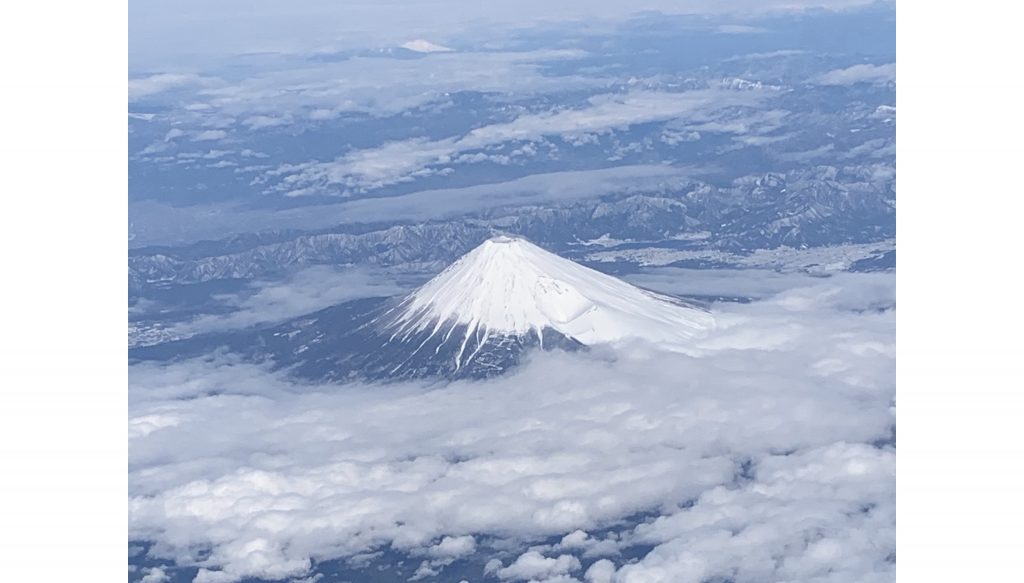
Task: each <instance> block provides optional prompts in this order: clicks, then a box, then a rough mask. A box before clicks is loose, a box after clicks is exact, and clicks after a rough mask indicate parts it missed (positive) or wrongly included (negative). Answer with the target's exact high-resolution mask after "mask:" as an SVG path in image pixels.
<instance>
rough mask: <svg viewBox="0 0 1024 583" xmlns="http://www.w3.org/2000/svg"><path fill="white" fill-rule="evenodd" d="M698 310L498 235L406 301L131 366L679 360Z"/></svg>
mask: <svg viewBox="0 0 1024 583" xmlns="http://www.w3.org/2000/svg"><path fill="white" fill-rule="evenodd" d="M714 324H715V322H714V318H713V317H712V316H711V314H710V313H708V312H707V311H706V310H704V309H702V308H700V307H697V306H696V305H693V304H689V303H687V302H684V301H682V300H679V299H676V298H672V297H669V296H665V295H661V294H657V293H654V292H651V291H648V290H645V289H641V288H638V287H636V286H633V285H631V284H629V283H626V282H624V281H622V280H620V279H617V278H615V277H612V276H610V275H606V274H604V273H601V272H599V271H596V270H593V269H590V268H588V267H585V266H583V265H580V264H578V263H575V262H573V261H570V260H568V259H565V258H563V257H560V256H558V255H556V254H554V253H551V252H549V251H546V250H544V249H542V248H540V247H538V246H537V245H534V244H533V243H530V242H529V241H527V240H526V239H523V238H518V237H510V236H504V235H501V236H496V237H492V238H491V239H488V240H487V241H484V242H483V243H482V244H481V245H479V246H478V247H476V248H475V249H473V250H472V251H470V252H469V253H467V254H466V255H464V256H462V257H461V258H460V259H458V260H457V261H455V262H454V263H453V264H451V265H450V266H449V267H448V268H447V269H445V270H444V271H442V272H441V273H440V274H438V275H437V276H435V277H434V278H433V279H431V280H430V281H428V282H427V283H426V284H424V285H423V286H421V287H419V288H418V289H416V290H414V291H413V292H412V293H410V294H408V295H407V296H404V297H399V298H373V299H366V300H356V301H353V302H348V303H345V304H341V305H338V306H333V307H331V308H327V309H325V310H321V311H319V312H316V313H313V314H309V315H307V316H304V317H301V318H297V319H295V320H291V321H289V322H285V323H284V324H279V325H276V326H273V327H270V328H264V329H258V330H249V331H244V332H236V333H234V334H219V335H208V336H205V337H195V338H190V339H188V340H183V341H180V342H172V343H166V344H163V345H158V346H151V347H146V348H141V349H137V350H134V351H130V356H131V357H133V358H139V359H150V358H162V356H163V355H178V356H181V355H190V356H194V355H198V354H207V353H209V352H210V351H211V350H215V349H217V348H218V347H227V349H229V350H230V351H232V352H240V353H242V354H243V355H246V356H247V357H249V358H252V359H256V360H269V361H272V362H274V364H275V366H277V367H288V368H290V369H291V370H292V371H293V372H294V373H295V374H297V375H299V376H302V377H306V378H312V379H317V380H335V381H337V380H345V379H355V378H370V379H407V378H419V377H445V378H463V377H487V376H493V375H495V374H500V373H501V372H503V371H505V370H507V369H509V368H510V367H512V366H514V365H515V364H516V363H518V362H519V360H520V357H521V356H522V355H523V354H524V353H525V352H526V351H527V350H530V349H533V348H536V349H544V350H550V349H553V348H559V349H563V350H576V349H581V348H585V347H588V346H595V345H614V344H617V343H621V342H626V341H630V340H636V339H640V340H646V341H650V342H654V343H657V344H659V345H660V346H663V347H668V348H677V349H680V350H685V349H686V347H687V346H690V345H692V344H693V343H694V342H695V341H696V340H697V339H699V338H701V337H703V336H704V335H706V334H707V333H708V331H709V330H710V329H711V328H712V327H714Z"/></svg>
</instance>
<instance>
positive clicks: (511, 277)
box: [391, 236, 714, 361]
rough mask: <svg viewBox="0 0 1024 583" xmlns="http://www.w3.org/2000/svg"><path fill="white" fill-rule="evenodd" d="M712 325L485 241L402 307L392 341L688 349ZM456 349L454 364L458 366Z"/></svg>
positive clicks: (516, 245)
mask: <svg viewBox="0 0 1024 583" xmlns="http://www.w3.org/2000/svg"><path fill="white" fill-rule="evenodd" d="M713 324H714V320H713V318H712V317H711V315H710V314H708V313H707V312H705V311H703V310H700V309H697V308H694V307H690V306H687V305H685V304H683V303H681V302H679V301H677V300H674V299H672V298H669V297H666V296H661V295H658V294H655V293H653V292H650V291H647V290H643V289H640V288H638V287H635V286H632V285H630V284H628V283H626V282H624V281H621V280H619V279H616V278H614V277H611V276H608V275H605V274H603V273H600V272H598V271H595V270H593V269H590V268H588V267H584V266H582V265H579V264H577V263H574V262H572V261H570V260H568V259H564V258H562V257H559V256H558V255H555V254H553V253H550V252H548V251H545V250H543V249H541V248H540V247H537V246H536V245H534V244H532V243H530V242H528V241H526V240H525V239H521V238H514V237H506V236H499V237H494V238H492V239H490V240H488V241H485V242H484V243H483V244H481V245H480V246H479V247H477V248H476V249H474V250H473V251H470V252H469V253H467V254H466V255H464V256H463V257H462V258H460V259H459V260H458V261H456V262H455V263H453V264H452V265H451V266H449V267H448V268H447V269H445V270H444V271H443V272H441V273H440V274H439V275H438V276H437V277H435V278H434V279H432V280H430V281H429V282H427V283H426V284H425V285H424V286H423V287H421V288H419V289H417V290H416V291H415V292H413V293H412V294H411V295H409V296H408V297H407V298H406V299H405V300H404V301H403V302H402V303H401V304H400V305H399V307H398V309H397V314H396V316H395V319H394V321H393V322H392V323H391V325H392V326H395V327H396V328H397V330H396V332H395V334H394V336H393V337H403V338H405V337H409V336H411V335H416V334H419V333H422V332H424V331H428V330H429V332H430V336H431V337H433V336H435V335H438V334H442V335H444V340H445V341H449V340H451V336H452V335H453V332H454V331H455V330H456V329H459V330H460V331H461V330H462V328H463V327H464V329H465V332H464V335H463V337H462V338H461V339H458V340H456V341H459V342H461V343H462V346H463V347H465V345H466V343H467V342H468V340H469V339H470V338H472V337H474V336H475V337H476V338H477V344H483V343H484V342H486V339H487V338H488V337H491V336H499V335H500V336H522V335H525V334H528V333H530V332H536V334H537V335H538V336H539V337H540V338H541V341H542V342H543V333H544V330H545V329H551V330H554V331H556V332H559V333H560V334H562V335H564V336H567V337H569V338H573V339H575V340H577V341H579V342H581V343H583V344H587V345H590V344H600V343H608V342H616V341H620V340H625V339H628V338H643V339H647V340H651V341H654V342H658V343H659V344H662V345H665V346H667V347H671V346H680V345H682V346H685V345H686V344H688V343H690V342H691V341H692V340H693V339H695V338H698V337H700V336H703V335H704V334H705V332H706V331H707V330H708V329H709V328H710V327H711V326H712V325H713ZM461 359H462V351H461V350H460V351H459V356H458V357H457V361H461Z"/></svg>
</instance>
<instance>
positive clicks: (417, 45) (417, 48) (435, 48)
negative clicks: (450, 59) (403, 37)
mask: <svg viewBox="0 0 1024 583" xmlns="http://www.w3.org/2000/svg"><path fill="white" fill-rule="evenodd" d="M401 46H402V48H403V49H406V50H409V51H413V52H416V53H450V52H452V51H453V49H450V48H448V47H446V46H444V45H439V44H436V43H432V42H430V41H428V40H426V39H422V38H418V39H416V40H411V41H409V42H407V43H403V44H402V45H401Z"/></svg>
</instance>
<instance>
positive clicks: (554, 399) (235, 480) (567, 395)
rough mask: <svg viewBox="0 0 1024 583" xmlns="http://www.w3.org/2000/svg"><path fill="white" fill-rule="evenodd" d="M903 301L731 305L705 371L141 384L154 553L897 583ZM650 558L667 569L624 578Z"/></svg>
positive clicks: (207, 364) (807, 291)
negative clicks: (473, 556) (447, 380)
mask: <svg viewBox="0 0 1024 583" xmlns="http://www.w3.org/2000/svg"><path fill="white" fill-rule="evenodd" d="M879 277H884V276H878V275H877V274H875V275H872V276H871V277H865V278H864V279H863V280H861V279H858V277H857V276H853V275H851V276H850V277H845V278H844V279H843V280H842V281H839V280H831V279H823V280H820V281H813V282H812V281H804V280H796V279H794V285H798V287H795V288H790V289H786V290H784V291H781V292H780V293H777V294H775V295H772V296H770V297H768V298H767V299H764V300H762V301H757V302H753V303H750V304H716V306H715V315H716V318H717V320H718V322H719V327H718V329H717V331H716V332H715V333H714V334H713V335H711V336H709V337H708V338H706V339H704V340H702V341H700V343H699V345H698V348H699V355H698V356H687V355H682V354H676V353H669V352H664V351H661V350H658V349H657V348H655V347H652V346H650V345H646V344H643V343H637V344H635V345H630V346H627V347H625V348H624V349H622V350H619V351H617V352H614V353H612V352H605V351H602V350H594V351H591V352H589V353H586V354H564V353H544V354H537V355H536V356H535V357H534V358H532V359H531V360H530V361H529V362H528V363H527V364H526V365H525V366H523V367H521V368H520V369H518V370H517V371H516V372H514V373H513V374H511V375H508V376H505V377H501V378H497V379H493V380H489V381H482V382H456V383H451V384H446V385H440V386H437V385H432V386H426V385H422V384H400V385H387V386H363V385H346V386H333V385H332V386H323V385H320V386H316V385H313V386H311V385H303V384H297V383H295V382H293V381H292V380H290V379H289V378H288V377H287V376H285V375H284V374H283V373H273V372H269V371H267V370H266V369H264V368H261V367H259V366H256V365H252V364H247V363H242V362H239V361H237V360H234V359H232V357H230V356H229V355H220V356H213V357H210V358H208V359H203V360H196V361H187V362H179V363H176V364H169V365H154V364H147V365H138V366H134V367H132V370H131V373H130V376H131V387H130V390H129V395H130V405H129V408H130V421H129V436H130V438H129V439H130V441H129V443H130V460H129V461H130V463H129V494H130V518H129V520H130V529H129V532H130V537H131V538H132V539H134V540H148V541H151V542H152V543H153V546H152V547H151V548H150V551H149V552H150V555H151V556H156V557H163V558H166V559H172V560H174V561H175V562H176V563H177V564H179V565H194V566H197V567H199V568H200V571H199V575H198V576H197V578H196V580H197V581H199V582H204V581H205V582H214V581H222V582H228V581H237V580H240V579H243V578H245V577H263V578H268V579H286V578H291V577H301V576H305V575H307V574H308V573H309V572H310V570H311V569H313V568H314V567H315V565H316V564H317V563H318V562H320V561H323V560H328V559H333V558H344V557H353V556H356V555H360V554H362V553H366V552H371V551H375V550H378V549H381V548H390V549H393V550H395V551H398V552H402V553H407V554H409V555H411V556H419V557H423V564H422V565H421V568H422V569H423V571H422V572H423V573H424V574H426V573H427V572H438V571H442V572H443V569H444V568H446V565H449V564H450V563H451V561H454V560H456V559H457V558H459V557H464V556H466V553H471V552H477V553H483V552H492V551H493V550H494V549H495V548H496V547H495V545H494V543H493V541H495V540H499V541H506V543H504V546H502V548H504V549H505V551H503V552H501V553H498V552H495V558H494V561H493V562H492V563H491V564H490V565H489V566H488V569H487V571H488V573H489V574H490V575H488V576H491V577H497V578H498V579H500V580H503V581H519V580H538V581H539V580H549V581H556V580H557V581H574V580H580V579H584V578H585V579H587V580H588V581H591V582H594V583H599V582H603V581H619V582H624V583H633V582H638V581H669V580H672V581H694V582H698V581H703V580H707V579H713V578H716V577H718V578H728V579H731V580H733V581H736V582H743V581H759V580H777V579H785V580H818V579H820V580H828V581H851V582H852V581H873V580H890V579H891V578H892V576H893V573H894V569H895V562H894V553H895V542H894V537H895V450H894V448H893V446H892V445H891V443H890V438H891V435H892V434H893V433H892V432H893V431H894V423H895V421H894V418H893V405H892V404H893V399H894V395H895V388H894V368H895V340H894V338H895V312H894V310H892V309H888V310H879V309H877V308H876V306H879V305H892V304H893V303H894V298H893V297H892V287H891V286H888V285H879V281H878V278H879ZM892 277H894V276H892ZM641 514H642V515H644V516H649V517H650V518H648V519H643V520H638V521H637V520H634V522H633V523H628V522H627V523H625V526H622V524H624V523H622V522H621V521H622V520H624V519H627V518H629V517H636V516H638V515H641ZM615 524H619V525H620V528H619V530H618V531H615V532H614V533H612V534H608V533H607V532H605V531H603V530H602V529H607V528H608V527H610V526H612V525H615ZM601 532H605V534H600V533H601ZM551 537H555V540H558V539H559V537H561V542H560V543H557V544H552V543H544V542H543V541H545V540H549V539H550V538H551ZM485 543H486V544H485ZM634 547H643V548H649V549H650V550H649V552H645V553H643V554H642V556H640V557H639V559H638V560H636V561H629V560H626V559H624V558H623V556H624V554H625V553H624V551H626V550H627V549H629V548H634ZM509 549H518V550H517V551H511V550H509ZM597 559H601V560H600V561H597ZM480 575H481V576H483V575H484V574H483V573H481V574H480Z"/></svg>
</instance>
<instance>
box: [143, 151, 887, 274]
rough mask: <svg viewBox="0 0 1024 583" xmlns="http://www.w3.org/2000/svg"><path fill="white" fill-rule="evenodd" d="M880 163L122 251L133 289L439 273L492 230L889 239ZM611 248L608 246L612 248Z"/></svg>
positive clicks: (776, 242)
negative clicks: (297, 271)
mask: <svg viewBox="0 0 1024 583" xmlns="http://www.w3.org/2000/svg"><path fill="white" fill-rule="evenodd" d="M887 168H889V167H888V166H886V165H884V164H883V165H862V166H850V167H843V168H839V167H834V166H817V167H812V168H809V169H804V170H799V171H793V172H789V173H786V174H776V173H768V174H764V175H759V176H750V177H744V178H740V179H738V180H735V181H734V182H733V183H732V184H731V186H729V187H727V188H723V187H716V186H712V185H710V184H708V183H705V182H701V181H686V182H684V183H680V184H678V185H674V186H671V187H669V186H666V187H664V188H662V189H660V190H657V191H649V192H642V193H637V192H633V191H630V192H623V193H619V194H615V195H610V196H606V197H604V198H602V199H599V200H588V201H583V202H576V203H572V204H565V205H556V204H550V205H538V206H525V207H524V206H520V207H513V208H505V209H499V210H491V211H486V212H480V213H474V214H469V215H467V216H464V217H460V218H456V219H450V220H441V221H433V222H427V223H419V224H380V223H378V224H361V225H346V226H341V227H338V228H336V229H328V230H326V231H317V232H301V231H287V232H271V233H260V234H250V235H241V236H236V237H231V238H226V239H223V240H220V241H206V242H202V243H196V244H193V245H188V246H182V247H147V248H142V249H135V250H133V251H131V253H130V256H129V260H128V269H129V286H130V291H135V292H137V291H140V290H143V289H145V288H146V287H147V286H151V285H165V284H188V283H198V282H204V281H211V280H218V279H251V278H254V277H261V276H266V275H270V274H274V273H278V272H282V271H285V270H288V269H290V268H293V267H296V266H302V265H316V264H335V265H337V264H373V265H384V266H403V265H405V266H413V267H425V268H428V269H430V268H433V269H439V268H440V267H441V266H443V265H444V264H447V263H448V262H450V261H452V260H453V259H455V258H456V257H459V256H460V255H462V254H463V253H465V252H467V251H469V250H470V249H472V248H474V247H475V246H477V245H479V244H480V243H481V242H482V241H485V240H487V239H488V238H489V237H491V236H492V235H493V234H494V233H496V232H503V233H509V234H513V235H519V236H524V237H527V238H529V239H531V240H533V241H536V242H538V243H540V244H543V245H544V246H545V247H547V248H549V249H553V250H556V251H558V252H560V253H563V254H565V255H567V256H570V257H574V258H576V259H581V258H582V257H581V255H582V253H583V252H584V251H585V249H584V248H582V247H581V243H584V242H588V241H593V240H599V239H601V238H602V237H605V236H607V235H608V234H609V233H611V234H614V236H615V238H616V240H618V241H622V242H623V243H622V246H625V247H628V246H630V245H633V246H635V243H634V242H635V241H643V242H647V243H655V244H657V245H659V246H663V247H667V248H672V249H718V250H725V251H733V252H742V251H745V250H750V249H764V248H775V247H778V246H781V245H786V246H790V247H803V246H819V245H831V244H841V243H866V242H875V241H880V240H884V239H888V238H892V237H894V236H895V232H896V221H895V216H896V215H895V206H896V195H895V177H894V175H893V174H892V173H890V172H888V171H887ZM609 248H615V247H614V246H611V247H609Z"/></svg>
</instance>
